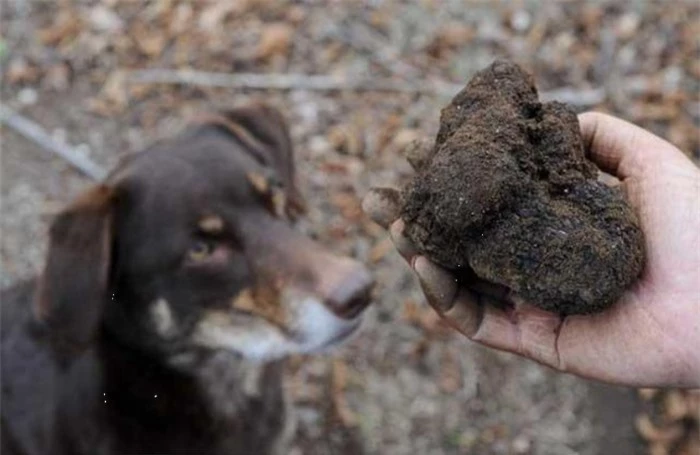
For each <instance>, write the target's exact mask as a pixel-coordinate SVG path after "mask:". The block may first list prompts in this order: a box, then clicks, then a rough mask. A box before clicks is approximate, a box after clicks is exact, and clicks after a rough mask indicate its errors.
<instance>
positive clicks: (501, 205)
mask: <svg viewBox="0 0 700 455" xmlns="http://www.w3.org/2000/svg"><path fill="white" fill-rule="evenodd" d="M597 176H598V170H597V168H596V167H595V166H594V165H593V163H591V162H590V161H589V160H588V159H587V158H586V156H585V153H584V145H583V141H582V139H581V133H580V129H579V124H578V119H577V117H576V115H575V113H574V112H573V111H572V110H571V109H569V108H568V107H567V106H566V105H564V104H562V103H558V102H551V103H540V102H539V100H538V94H537V90H536V88H535V85H534V82H533V78H532V77H531V76H530V75H529V74H527V73H526V72H524V71H523V70H522V69H521V68H520V67H519V66H517V65H515V64H514V63H510V62H506V61H497V62H495V63H493V64H492V65H491V66H489V67H488V68H486V69H485V70H482V71H480V72H478V73H477V74H476V75H475V76H474V78H473V79H472V80H471V81H470V82H469V83H468V85H467V86H466V87H465V88H464V89H463V90H462V91H461V92H460V93H459V94H457V96H455V98H454V99H453V100H452V102H451V103H450V105H448V106H447V107H445V108H444V109H443V110H442V114H441V118H440V129H439V132H438V135H437V138H436V141H435V145H434V147H433V149H432V151H431V152H430V155H429V156H428V157H427V159H425V160H424V161H423V162H422V163H421V168H420V169H418V171H417V174H416V176H415V178H414V179H413V180H412V182H411V183H410V184H409V185H408V186H407V187H406V188H405V189H404V191H403V193H402V204H403V205H402V212H401V216H402V218H403V219H404V221H405V222H406V231H405V233H406V235H407V236H408V237H409V238H410V239H411V240H412V241H413V242H414V243H415V244H416V246H417V247H418V248H419V249H420V250H421V251H422V252H423V253H424V254H426V255H427V256H428V257H429V258H431V259H432V260H433V261H435V262H436V263H438V264H441V265H443V266H444V267H447V268H449V269H453V270H457V271H458V270H460V269H461V270H465V271H469V272H472V271H473V273H475V274H476V275H477V276H478V277H480V278H482V279H484V280H487V281H490V282H493V283H498V284H501V285H504V286H507V287H508V288H510V289H511V290H513V291H514V292H516V293H517V294H518V295H520V296H522V297H523V298H524V299H526V300H527V301H529V302H531V303H533V304H534V305H537V306H538V307H541V308H542V309H545V310H548V311H552V312H557V313H560V314H582V313H592V312H596V311H600V310H603V309H605V308H607V307H608V306H610V305H611V304H612V303H613V302H615V301H616V300H617V299H618V298H619V297H620V296H621V294H622V293H623V291H624V290H625V288H627V287H628V286H629V285H630V284H631V283H632V282H633V281H634V280H635V279H636V278H637V277H638V276H639V274H640V272H641V270H642V266H643V262H644V250H643V235H642V231H641V229H640V227H639V220H638V218H637V216H636V215H635V213H634V212H633V211H632V209H631V208H630V206H629V205H628V204H627V203H626V201H625V200H624V198H623V196H622V194H621V193H620V192H619V190H617V189H615V188H611V187H609V186H607V185H605V184H603V183H602V182H599V181H598V180H597ZM470 269H471V270H470Z"/></svg>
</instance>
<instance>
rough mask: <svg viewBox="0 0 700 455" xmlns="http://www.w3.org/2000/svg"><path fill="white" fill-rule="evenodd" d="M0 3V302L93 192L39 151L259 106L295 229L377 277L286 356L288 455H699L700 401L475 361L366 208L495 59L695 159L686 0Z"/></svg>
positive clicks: (113, 146) (139, 140)
mask: <svg viewBox="0 0 700 455" xmlns="http://www.w3.org/2000/svg"><path fill="white" fill-rule="evenodd" d="M0 5H1V7H2V20H1V21H0V62H1V64H2V73H1V74H2V88H1V95H2V105H3V109H4V110H3V111H2V114H3V119H4V125H3V127H2V136H1V137H2V161H1V164H2V174H1V177H2V183H1V190H2V193H1V195H2V217H1V219H2V220H1V228H2V244H1V247H2V250H1V253H2V262H1V267H2V268H1V270H0V275H1V280H2V285H3V286H6V285H8V284H11V283H13V282H16V281H17V280H19V279H21V278H23V277H26V276H28V275H30V274H32V273H34V272H35V271H36V270H37V269H38V267H39V266H40V264H41V262H42V260H43V253H44V249H45V239H46V237H45V230H46V227H47V223H48V221H49V220H50V219H51V215H52V214H53V213H55V212H56V211H57V210H58V208H60V207H61V206H62V205H63V204H65V203H66V202H68V201H69V200H70V199H71V198H72V197H74V196H75V195H76V194H77V193H78V192H79V191H80V190H81V189H84V188H85V187H87V186H88V185H89V184H90V183H91V182H90V178H89V177H87V176H86V175H84V174H81V172H80V171H79V170H77V169H76V168H75V167H73V166H71V165H69V164H68V163H67V161H65V160H64V159H61V158H59V157H58V156H57V155H55V154H53V153H51V152H50V150H51V149H52V148H53V149H56V148H62V149H65V150H68V151H69V152H70V153H73V154H75V155H76V156H77V157H78V159H80V158H81V157H82V158H89V159H90V160H92V161H93V162H94V163H96V165H97V166H98V167H99V168H100V169H103V170H106V169H109V168H110V167H111V166H112V165H114V164H115V162H116V161H117V160H118V158H119V157H120V156H123V155H125V154H127V153H132V152H138V151H139V150H141V149H142V148H144V147H145V146H146V145H148V144H150V143H151V142H153V141H155V140H157V139H159V138H162V137H167V136H171V135H173V134H175V133H177V132H178V130H179V129H180V128H181V127H182V126H184V125H185V124H186V123H187V121H188V119H191V118H192V117H193V116H195V115H196V114H197V113H201V112H204V111H206V110H211V109H215V108H220V107H231V106H234V105H239V104H242V103H245V102H246V101H249V100H251V99H264V100H266V101H268V102H271V103H273V104H275V105H277V106H278V107H280V108H281V109H282V110H283V111H284V112H285V114H286V116H287V118H288V120H289V122H290V125H291V132H292V137H293V141H294V145H295V148H296V159H297V163H298V170H299V175H298V180H299V183H300V187H301V189H302V191H303V192H304V194H305V196H306V197H307V199H308V203H309V206H310V212H309V216H308V218H307V219H306V220H304V221H303V222H302V223H301V225H300V229H302V230H304V231H305V232H307V233H309V234H310V235H312V236H313V237H315V238H316V239H318V240H319V241H320V242H322V243H324V244H326V245H329V246H330V247H331V248H332V249H334V250H336V251H338V252H342V253H345V254H349V255H352V256H354V257H356V258H358V259H360V260H362V261H364V262H366V263H368V264H370V265H371V267H372V268H373V269H374V272H375V273H376V275H377V278H378V289H377V299H376V301H377V304H376V306H375V309H374V310H373V312H372V313H371V314H370V315H369V318H368V321H367V324H366V326H365V329H364V331H362V333H361V334H360V335H359V336H357V337H356V338H355V339H354V341H352V343H351V344H349V345H347V346H345V347H344V348H342V349H340V350H338V351H337V352H335V353H334V354H333V355H331V356H326V357H316V358H294V359H292V361H291V362H290V368H289V369H290V375H289V381H288V384H287V385H288V387H289V389H290V391H291V393H292V395H293V397H294V402H295V403H296V408H297V411H298V416H299V431H298V435H297V438H296V440H295V444H294V447H293V448H292V451H291V453H292V454H295V455H298V454H363V453H366V454H435V455H438V454H472V453H473V454H538V455H545V454H551V455H569V454H572V455H573V454H622V455H624V454H643V453H650V454H653V455H663V454H687V455H691V454H693V455H697V454H698V453H700V435H699V433H698V419H699V417H700V395H698V394H697V393H695V392H690V391H679V390H667V391H654V390H642V391H636V390H631V389H623V388H615V387H608V386H602V385H597V384H594V383H590V382H587V381H584V380H582V379H578V378H575V377H571V376H566V375H560V374H555V373H553V372H552V371H550V370H548V369H547V368H543V367H540V366H538V365H536V364H534V363H532V362H528V361H524V360H521V359H518V358H515V357H513V356H511V355H507V354H500V353H496V352H493V351H490V350H486V349H484V348H480V347H477V346H475V345H473V344H472V343H470V342H468V341H467V340H465V339H463V338H462V337H460V336H458V335H455V334H454V333H453V332H452V331H450V330H447V329H446V328H445V327H443V326H442V325H441V323H440V321H439V320H438V319H437V317H436V316H435V315H434V314H433V312H432V311H431V310H430V309H429V308H427V306H426V305H425V304H424V302H423V299H422V296H421V294H420V292H419V289H418V285H417V283H416V280H415V279H414V278H413V276H412V275H411V273H410V272H409V270H408V268H407V267H406V266H405V265H404V263H403V262H402V261H401V260H400V258H399V257H398V255H397V254H396V253H395V252H394V251H393V248H392V245H391V244H390V242H389V240H388V238H387V236H386V234H385V233H384V232H383V231H382V230H381V229H380V228H379V227H377V226H375V225H373V224H372V223H371V222H370V221H369V220H368V219H367V218H366V217H365V216H364V215H363V214H362V212H361V210H360V200H361V197H362V196H363V195H364V194H365V192H366V191H367V190H368V188H369V187H370V186H372V185H398V184H401V183H402V182H404V181H406V179H407V178H408V177H410V168H409V167H408V165H407V163H406V162H405V160H404V158H403V156H402V149H403V148H404V147H405V146H406V145H407V144H408V143H409V142H411V141H412V140H414V139H416V138H422V137H427V138H432V137H433V136H434V134H435V133H436V131H437V125H438V119H439V112H440V109H441V108H442V107H443V106H444V105H445V104H447V103H448V102H449V100H450V98H451V96H452V95H454V94H455V93H456V92H457V91H458V90H459V89H460V88H461V87H462V86H463V85H464V84H465V83H466V82H467V81H468V80H469V78H470V77H471V76H472V75H473V74H474V72H475V71H477V70H479V69H481V68H483V67H485V66H487V65H488V64H490V63H491V62H492V61H493V59H495V58H497V57H508V58H512V59H515V60H516V61H517V62H519V63H520V64H522V65H523V66H524V67H526V68H527V69H528V70H530V71H531V72H533V74H534V75H535V79H536V81H537V84H538V87H539V89H540V91H541V92H543V93H542V96H543V97H544V98H545V99H559V100H561V101H565V102H568V103H570V104H571V105H572V106H573V107H574V109H576V110H577V111H584V110H589V109H596V110H600V111H607V112H611V113H614V114H615V115H618V116H620V117H622V118H625V119H627V120H629V121H632V122H635V123H637V124H639V125H641V126H643V127H645V128H648V129H650V130H651V131H653V132H655V133H657V134H659V135H661V136H663V137H665V138H666V139H668V140H669V141H671V142H673V143H674V144H675V145H677V146H678V147H680V148H681V149H682V150H683V151H684V152H686V153H687V154H689V155H690V156H691V157H693V158H694V159H696V160H697V159H699V158H700V129H699V127H700V99H699V92H700V55H699V54H700V38H699V37H700V3H699V2H697V1H691V0H688V1H682V0H676V1H667V2H651V1H642V0H640V1H618V0H601V1H591V2H584V1H561V2H557V1H544V0H542V1H512V2H500V3H498V2H480V1H456V0H454V1H452V0H444V1H440V0H423V1H388V0H387V1H379V0H375V1H313V0H309V1H283V0H279V1H278V0H231V1H213V0H211V1H204V0H202V1H195V0H192V1H184V0H183V1H176V0H154V1H145V0H141V1H132V0H95V1H77V0H76V1H65V0H55V1H50V0H45V1H44V0H2V2H1V3H0ZM310 75H315V76H314V77H309V76H310ZM8 109H11V111H10V110H8ZM23 121H24V123H23ZM26 121H30V122H34V123H35V124H36V125H33V124H32V125H33V126H38V127H40V129H39V130H37V129H36V128H33V129H32V128H30V129H29V130H27V129H26V128H23V127H22V125H24V126H26V125H27V124H26ZM18 122H19V123H18ZM18 125H19V126H18ZM42 132H43V133H45V135H44V134H42ZM37 141H40V143H37Z"/></svg>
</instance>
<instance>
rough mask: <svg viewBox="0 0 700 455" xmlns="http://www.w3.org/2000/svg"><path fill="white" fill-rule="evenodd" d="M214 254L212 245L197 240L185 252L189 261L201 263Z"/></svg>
mask: <svg viewBox="0 0 700 455" xmlns="http://www.w3.org/2000/svg"><path fill="white" fill-rule="evenodd" d="M213 252H214V244H213V243H211V242H207V241H204V240H198V241H197V242H195V243H194V244H193V245H192V246H191V247H190V249H189V251H187V257H188V258H189V259H190V260H191V261H202V260H204V259H206V258H208V257H209V256H211V254H212V253H213Z"/></svg>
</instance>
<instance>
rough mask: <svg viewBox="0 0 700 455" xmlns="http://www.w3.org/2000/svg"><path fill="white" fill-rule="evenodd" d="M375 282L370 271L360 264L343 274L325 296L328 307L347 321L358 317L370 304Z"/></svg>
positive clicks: (354, 265)
mask: <svg viewBox="0 0 700 455" xmlns="http://www.w3.org/2000/svg"><path fill="white" fill-rule="evenodd" d="M373 286H374V280H373V279H372V275H370V273H369V271H368V270H367V269H365V268H364V267H363V266H361V265H359V264H353V267H352V268H351V269H350V270H349V271H346V273H344V274H342V276H341V278H340V279H339V280H337V281H336V282H335V284H334V286H332V287H331V288H330V289H329V291H330V292H328V294H327V295H326V296H325V304H326V306H327V307H328V308H329V309H330V310H331V311H333V313H335V314H336V315H338V316H340V317H341V318H345V319H353V318H355V317H357V316H358V315H359V314H360V313H361V312H362V310H364V309H365V308H367V306H368V305H369V303H370V293H371V291H372V287H373Z"/></svg>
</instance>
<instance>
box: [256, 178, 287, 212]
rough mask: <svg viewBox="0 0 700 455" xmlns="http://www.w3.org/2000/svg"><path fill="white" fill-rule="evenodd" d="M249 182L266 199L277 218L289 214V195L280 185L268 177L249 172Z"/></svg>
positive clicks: (269, 208)
mask: <svg viewBox="0 0 700 455" xmlns="http://www.w3.org/2000/svg"><path fill="white" fill-rule="evenodd" d="M246 177H247V179H248V182H250V184H251V185H252V186H253V189H255V191H256V192H258V193H259V194H260V195H261V196H263V197H264V198H265V202H266V203H267V204H268V207H267V208H268V210H270V211H271V212H272V213H273V214H274V215H275V216H277V217H280V218H281V217H284V216H285V214H286V213H287V193H286V191H285V190H284V189H283V188H281V187H279V186H278V185H276V184H274V183H271V181H270V180H271V179H270V177H268V176H265V175H263V174H260V173H258V172H249V173H247V174H246Z"/></svg>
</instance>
